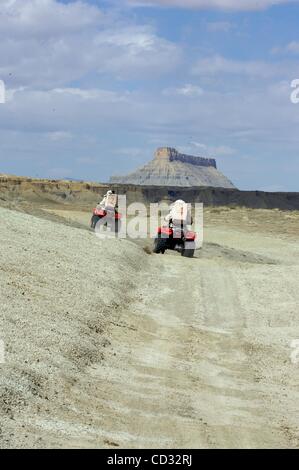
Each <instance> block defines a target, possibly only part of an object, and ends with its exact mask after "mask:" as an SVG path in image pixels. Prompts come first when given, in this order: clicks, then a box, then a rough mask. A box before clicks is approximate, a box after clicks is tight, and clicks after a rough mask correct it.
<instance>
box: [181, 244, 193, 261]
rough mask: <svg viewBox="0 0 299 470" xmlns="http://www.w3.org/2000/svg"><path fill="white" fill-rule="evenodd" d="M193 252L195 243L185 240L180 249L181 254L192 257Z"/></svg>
mask: <svg viewBox="0 0 299 470" xmlns="http://www.w3.org/2000/svg"><path fill="white" fill-rule="evenodd" d="M194 252H195V243H194V242H185V245H184V248H183V250H182V253H181V254H182V256H184V257H185V258H193V256H194Z"/></svg>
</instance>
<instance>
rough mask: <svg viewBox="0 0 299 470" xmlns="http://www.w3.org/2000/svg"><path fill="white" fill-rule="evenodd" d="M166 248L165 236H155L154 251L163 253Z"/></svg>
mask: <svg viewBox="0 0 299 470" xmlns="http://www.w3.org/2000/svg"><path fill="white" fill-rule="evenodd" d="M166 248H167V239H165V238H160V237H158V238H156V239H155V242H154V253H162V255H164V253H165V251H166Z"/></svg>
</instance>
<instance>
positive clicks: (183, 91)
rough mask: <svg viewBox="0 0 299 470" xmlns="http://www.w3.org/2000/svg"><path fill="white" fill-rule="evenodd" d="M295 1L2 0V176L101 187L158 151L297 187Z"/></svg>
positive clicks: (239, 176) (270, 184) (259, 183)
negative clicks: (167, 149)
mask: <svg viewBox="0 0 299 470" xmlns="http://www.w3.org/2000/svg"><path fill="white" fill-rule="evenodd" d="M298 17H299V1H296V0H242V1H241V0H109V1H108V0H105V1H104V0H102V1H100V0H81V1H62V0H61V1H59V0H0V80H3V81H4V83H5V87H6V102H5V103H4V104H0V173H10V174H17V175H24V176H33V177H46V178H53V179H55V178H74V179H84V180H90V181H101V182H105V181H108V180H109V177H110V176H111V175H121V174H126V173H129V172H130V171H133V170H134V169H135V168H137V167H140V166H142V165H144V164H145V163H146V162H147V161H149V160H150V159H151V158H152V156H153V153H154V151H155V149H156V148H157V147H160V146H169V147H175V148H177V149H178V150H180V151H182V152H185V153H189V154H192V155H198V156H204V157H205V156H206V157H214V158H216V160H217V164H218V168H219V169H220V171H222V172H223V173H224V174H225V175H226V176H228V178H229V179H231V180H232V181H233V183H234V184H235V185H236V186H237V187H238V188H239V189H243V190H265V191H299V183H298V182H299V103H298V104H294V103H292V102H291V99H290V95H291V93H292V88H291V82H292V81H293V80H294V79H299V28H298Z"/></svg>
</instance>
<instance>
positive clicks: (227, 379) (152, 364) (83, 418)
mask: <svg viewBox="0 0 299 470" xmlns="http://www.w3.org/2000/svg"><path fill="white" fill-rule="evenodd" d="M40 184H41V183H40ZM43 184H44V188H43V190H40V191H36V189H35V187H34V185H32V183H31V182H28V181H25V182H24V181H23V182H22V185H25V187H26V190H23V189H24V188H23V189H22V190H20V186H22V185H21V184H18V185H16V184H15V179H13V178H6V179H5V178H3V184H1V186H0V220H1V224H0V256H1V266H0V289H1V339H2V340H3V342H4V344H5V362H4V363H3V364H1V365H0V367H1V378H0V414H1V425H0V426H1V433H0V446H1V448H14V447H17V448H28V447H33V448H62V447H63V448H82V447H83V448H90V447H91V448H115V449H117V448H153V449H154V448H156V449H158V448H296V447H298V445H299V420H298V413H297V411H298V399H299V388H298V385H299V374H298V367H299V364H298V363H296V361H294V360H293V361H292V353H293V352H294V349H292V341H294V340H297V339H299V320H298V304H299V291H298V287H297V285H298V275H299V261H298V260H299V256H298V255H299V246H298V235H299V212H298V211H296V210H292V211H290V210H289V211H288V210H281V209H279V208H276V209H266V208H263V209H262V208H260V209H256V208H251V207H244V206H243V207H241V206H236V205H231V206H224V205H223V206H221V205H218V206H215V205H206V206H205V208H204V244H203V247H202V249H201V250H197V251H196V256H195V258H194V259H185V258H183V257H181V256H180V255H179V254H178V253H170V252H169V253H166V254H165V255H155V254H152V250H151V248H152V240H151V239H149V238H148V239H145V240H136V241H133V240H117V239H116V240H110V239H106V240H101V239H99V238H97V237H96V236H95V235H94V233H92V231H91V230H90V228H89V220H90V215H91V210H92V207H93V205H92V204H91V201H92V199H94V202H95V203H96V202H97V197H98V195H97V194H96V192H93V191H92V190H90V191H87V192H86V193H85V192H84V191H83V192H82V196H80V194H79V193H80V191H79V193H77V196H76V197H74V196H73V194H74V193H75V191H73V192H72V190H71V191H70V192H69V193H68V194H67V195H66V196H65V195H63V196H62V193H61V187H59V184H63V183H55V184H58V188H56V190H53V188H52V190H51V194H50V196H49V190H48V189H47V184H48V185H50V183H49V182H48V183H47V182H46V181H44V183H43ZM51 184H52V185H53V184H54V183H51ZM64 184H66V183H64ZM68 185H69V187H70V188H71V189H72V184H71V183H68ZM75 186H76V183H74V187H75ZM74 187H73V190H74ZM17 188H19V189H18V190H17ZM55 191H56V192H55ZM87 193H88V197H87V196H86V194H87ZM78 194H79V195H78ZM130 197H131V198H133V196H132V193H130Z"/></svg>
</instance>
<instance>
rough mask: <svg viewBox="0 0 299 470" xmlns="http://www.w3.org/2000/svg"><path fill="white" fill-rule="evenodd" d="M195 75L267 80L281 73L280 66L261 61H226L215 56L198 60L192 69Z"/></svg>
mask: <svg viewBox="0 0 299 470" xmlns="http://www.w3.org/2000/svg"><path fill="white" fill-rule="evenodd" d="M192 72H193V73H194V74H195V75H202V76H208V75H217V74H231V75H245V76H251V77H261V78H269V77H273V76H277V75H279V74H280V73H281V64H275V63H268V62H263V61H241V60H232V59H226V58H225V57H222V56H219V55H215V56H212V57H206V58H204V59H200V60H198V61H197V62H196V63H195V65H194V66H193V68H192Z"/></svg>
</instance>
